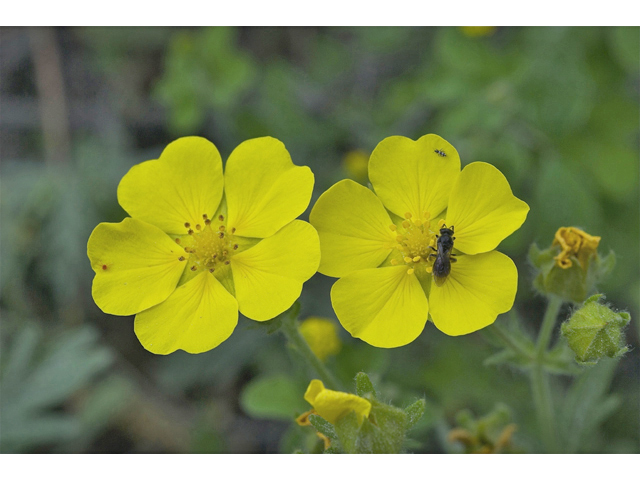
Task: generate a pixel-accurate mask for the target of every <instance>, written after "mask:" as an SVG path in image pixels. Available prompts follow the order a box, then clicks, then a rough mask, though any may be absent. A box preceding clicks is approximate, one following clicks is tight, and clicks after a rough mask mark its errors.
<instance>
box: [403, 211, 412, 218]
mask: <svg viewBox="0 0 640 480" xmlns="http://www.w3.org/2000/svg"><path fill="white" fill-rule="evenodd" d="M404 218H406V219H407V220H409V219H410V218H411V212H407V213H405V214H404Z"/></svg>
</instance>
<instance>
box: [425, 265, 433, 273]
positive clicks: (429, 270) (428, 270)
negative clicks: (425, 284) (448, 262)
mask: <svg viewBox="0 0 640 480" xmlns="http://www.w3.org/2000/svg"><path fill="white" fill-rule="evenodd" d="M425 270H426V271H427V273H431V272H433V266H431V267H427V268H426V269H425Z"/></svg>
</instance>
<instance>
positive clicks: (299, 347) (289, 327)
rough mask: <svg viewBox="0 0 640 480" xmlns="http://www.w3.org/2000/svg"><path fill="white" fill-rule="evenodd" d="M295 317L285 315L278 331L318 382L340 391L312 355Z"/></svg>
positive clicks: (326, 370)
mask: <svg viewBox="0 0 640 480" xmlns="http://www.w3.org/2000/svg"><path fill="white" fill-rule="evenodd" d="M296 316H297V315H296ZM296 316H291V315H288V314H285V315H284V318H283V319H282V328H281V329H280V331H281V332H282V333H283V334H284V336H285V337H286V338H287V342H288V343H289V346H291V347H292V349H293V350H294V351H295V352H297V353H298V355H299V356H300V358H302V359H303V360H304V361H305V363H306V364H307V366H308V367H309V368H311V370H313V371H315V373H317V374H318V377H320V380H322V383H324V385H325V387H327V388H328V389H330V390H341V387H340V384H339V383H338V381H337V380H336V378H335V377H334V376H333V374H332V373H331V372H330V371H329V369H328V368H327V367H326V366H325V364H324V363H322V362H321V361H320V359H319V358H318V357H317V356H316V354H315V353H313V350H311V347H309V344H308V343H307V341H306V340H305V339H304V337H303V336H302V334H301V333H300V330H299V329H298V320H297V318H296Z"/></svg>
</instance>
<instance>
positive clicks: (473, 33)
mask: <svg viewBox="0 0 640 480" xmlns="http://www.w3.org/2000/svg"><path fill="white" fill-rule="evenodd" d="M460 30H462V33H464V34H465V35H466V36H467V37H488V36H490V35H493V34H494V33H495V31H496V27H460Z"/></svg>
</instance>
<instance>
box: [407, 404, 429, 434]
mask: <svg viewBox="0 0 640 480" xmlns="http://www.w3.org/2000/svg"><path fill="white" fill-rule="evenodd" d="M426 407H427V402H426V401H425V400H424V398H421V399H420V400H416V401H415V402H413V403H412V404H411V405H409V406H408V407H407V408H405V409H404V413H405V414H406V415H407V424H406V428H407V430H408V429H410V428H411V427H413V426H414V425H415V424H416V423H418V420H420V419H421V418H422V416H423V415H424V411H425V409H426Z"/></svg>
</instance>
